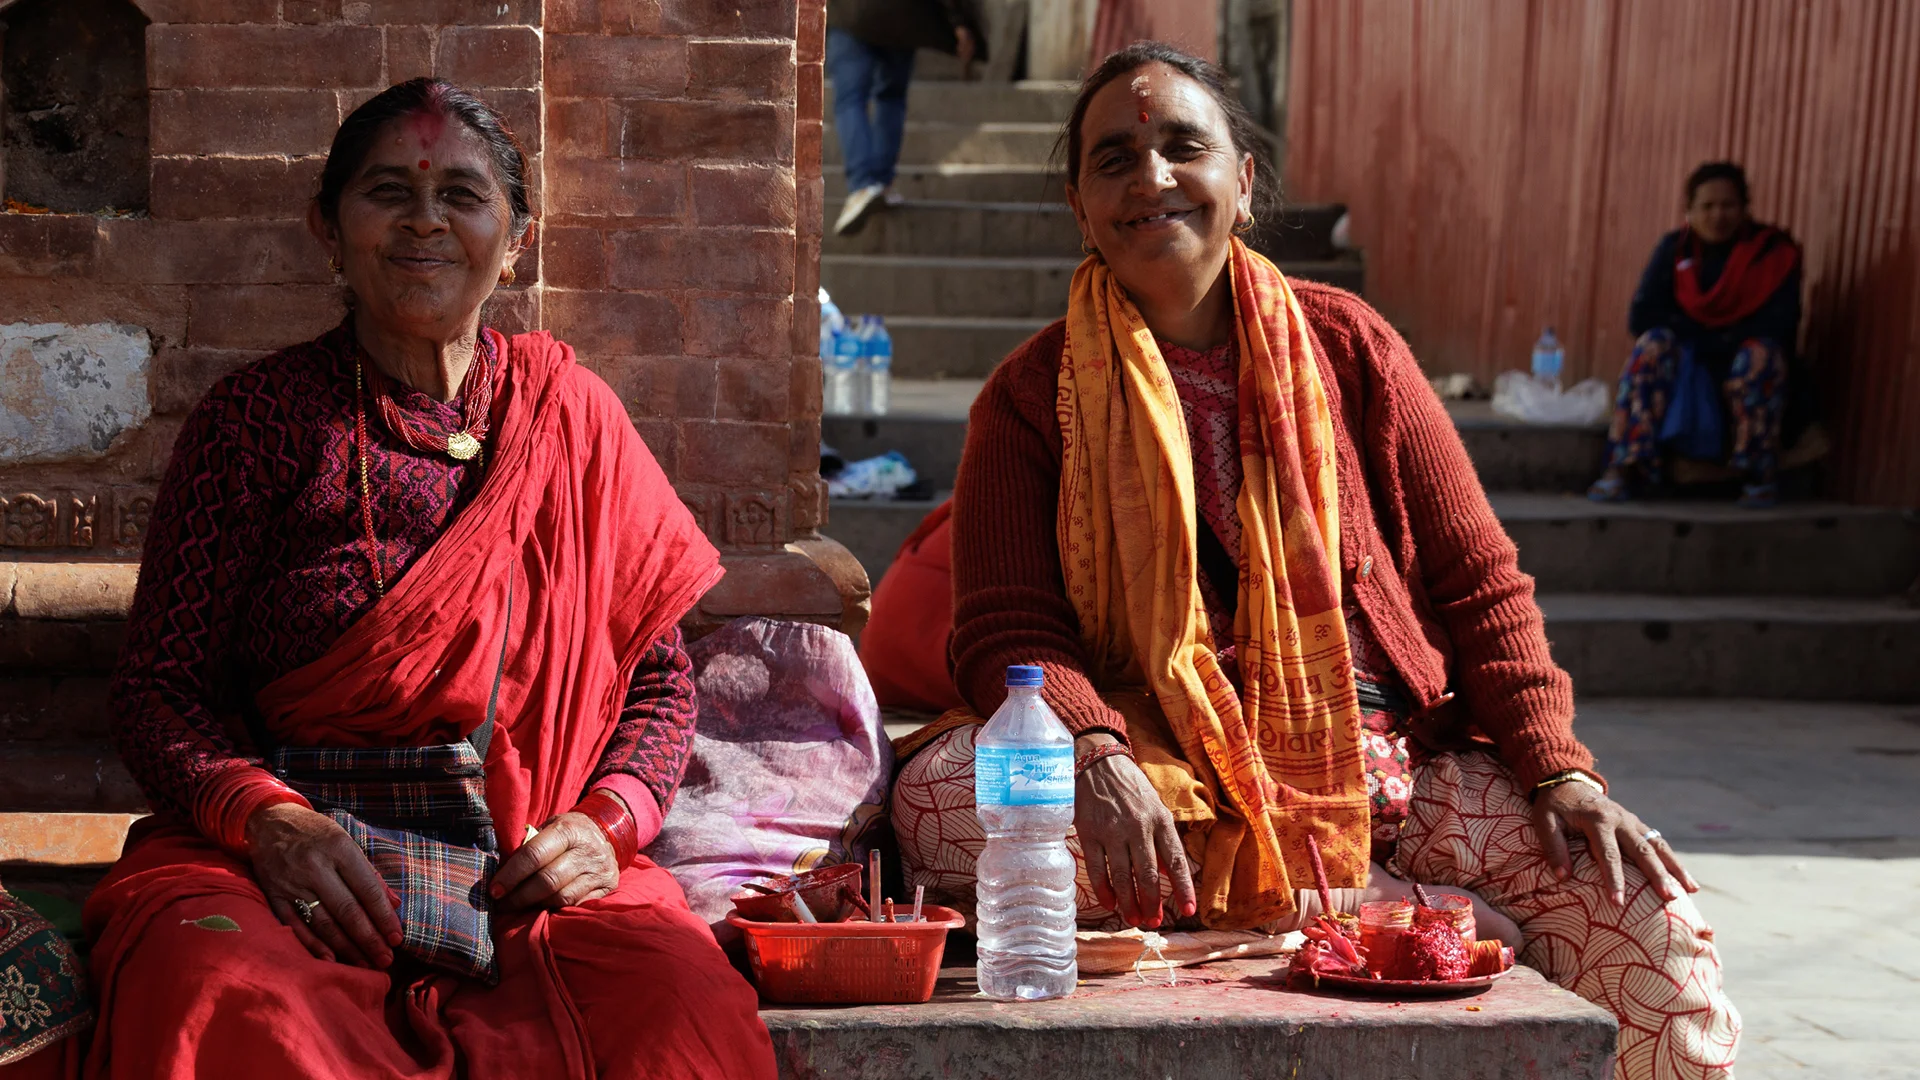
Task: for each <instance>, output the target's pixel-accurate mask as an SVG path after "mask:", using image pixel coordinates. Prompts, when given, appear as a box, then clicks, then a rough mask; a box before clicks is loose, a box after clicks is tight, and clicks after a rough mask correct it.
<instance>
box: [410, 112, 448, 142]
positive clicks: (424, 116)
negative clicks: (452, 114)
mask: <svg viewBox="0 0 1920 1080" xmlns="http://www.w3.org/2000/svg"><path fill="white" fill-rule="evenodd" d="M406 123H407V131H408V132H409V133H410V134H412V135H413V137H414V138H416V139H419V140H420V145H421V146H431V145H433V144H434V142H435V141H436V140H438V139H439V138H440V133H441V132H443V131H445V130H446V129H447V115H446V114H445V113H443V112H441V111H440V110H439V109H421V110H420V111H419V112H416V113H412V114H410V115H408V117H407V121H406Z"/></svg>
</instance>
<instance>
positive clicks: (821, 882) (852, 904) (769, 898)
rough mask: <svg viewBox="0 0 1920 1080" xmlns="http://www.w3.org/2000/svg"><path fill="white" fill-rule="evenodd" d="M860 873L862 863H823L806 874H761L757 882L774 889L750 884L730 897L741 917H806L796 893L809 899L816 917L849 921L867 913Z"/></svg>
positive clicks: (764, 919) (797, 919) (825, 920)
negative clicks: (772, 875) (834, 864)
mask: <svg viewBox="0 0 1920 1080" xmlns="http://www.w3.org/2000/svg"><path fill="white" fill-rule="evenodd" d="M860 875H861V868H860V864H859V863H841V864H839V865H838V866H823V867H821V868H820V869H818V870H809V871H807V872H806V873H804V874H781V875H779V876H777V877H768V878H761V879H759V880H758V881H756V882H754V885H756V886H760V887H761V888H766V889H772V890H774V891H773V892H763V891H761V888H748V889H742V890H740V891H739V892H737V893H734V894H733V895H732V896H731V897H729V898H728V899H730V900H732V901H733V909H734V910H735V911H737V912H739V913H740V917H741V918H743V919H748V920H751V921H753V922H802V921H804V920H802V919H801V918H800V914H799V911H798V910H797V909H796V907H795V905H794V903H793V898H794V896H795V895H798V896H799V898H800V899H801V900H802V901H804V902H805V903H806V905H807V911H808V912H809V913H811V914H812V915H813V918H814V921H816V922H823V923H830V922H845V921H847V920H848V919H851V918H853V917H855V916H859V917H860V918H865V917H866V916H867V902H866V900H865V899H864V898H863V897H862V896H861V895H860Z"/></svg>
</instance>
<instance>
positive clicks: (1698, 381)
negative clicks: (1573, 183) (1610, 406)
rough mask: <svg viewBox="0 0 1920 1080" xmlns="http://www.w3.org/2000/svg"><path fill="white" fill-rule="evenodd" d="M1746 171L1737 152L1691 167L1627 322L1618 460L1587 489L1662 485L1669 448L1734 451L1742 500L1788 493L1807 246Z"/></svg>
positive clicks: (1613, 493)
mask: <svg viewBox="0 0 1920 1080" xmlns="http://www.w3.org/2000/svg"><path fill="white" fill-rule="evenodd" d="M1747 204H1748V191H1747V176H1746V173H1745V172H1743V171H1741V169H1740V166H1738V165H1735V164H1734V163H1732V162H1730V161H1715V162H1709V163H1707V164H1705V165H1702V166H1700V167H1699V168H1697V169H1695V170H1694V171H1693V175H1691V176H1689V177H1687V223H1686V225H1685V226H1684V227H1682V228H1679V229H1675V230H1674V231H1673V232H1670V233H1668V234H1667V235H1665V236H1663V237H1661V238H1660V242H1659V243H1658V244H1656V245H1654V249H1653V258H1651V259H1649V260H1648V261H1647V269H1646V271H1645V272H1644V273H1643V274H1641V276H1640V287H1639V288H1638V289H1637V290H1635V291H1634V294H1633V307H1632V309H1631V310H1630V311H1629V312H1628V315H1627V325H1628V328H1629V329H1631V330H1632V331H1633V333H1634V334H1635V335H1636V336H1637V337H1638V340H1637V341H1635V342H1634V346H1633V355H1632V356H1630V357H1629V358H1628V359H1627V366H1626V370H1625V371H1624V372H1622V373H1621V376H1620V393H1619V396H1618V397H1617V398H1616V400H1615V404H1614V411H1613V425H1612V427H1611V428H1609V429H1608V432H1607V470H1606V472H1605V473H1604V474H1602V475H1601V477H1600V479H1599V480H1598V481H1596V482H1595V483H1594V485H1593V487H1592V488H1591V489H1589V491H1588V492H1587V494H1588V496H1589V497H1590V498H1592V499H1594V500H1595V501H1598V502H1614V501H1618V500H1621V499H1625V498H1627V497H1629V496H1630V495H1631V494H1632V493H1633V491H1634V490H1635V488H1636V487H1637V486H1639V485H1642V484H1654V483H1657V482H1658V481H1659V480H1660V479H1661V478H1662V475H1663V468H1662V458H1663V457H1664V456H1665V455H1667V454H1669V453H1672V454H1678V455H1679V456H1683V457H1690V458H1702V459H1724V460H1725V461H1726V462H1727V464H1728V465H1729V466H1731V467H1732V468H1733V469H1734V470H1736V471H1737V472H1739V473H1741V474H1743V475H1744V476H1745V480H1746V485H1745V487H1744V489H1743V490H1742V492H1741V495H1740V503H1741V505H1742V506H1750V507H1756V508H1762V507H1768V506H1772V505H1774V503H1776V502H1778V501H1779V486H1778V481H1777V477H1776V474H1777V472H1778V470H1779V467H1780V449H1781V431H1782V428H1783V426H1784V424H1785V420H1786V414H1787V406H1788V391H1789V382H1790V380H1789V378H1788V373H1789V370H1790V368H1791V366H1792V363H1793V352H1794V345H1795V342H1796V341H1797V340H1798V338H1799V334H1800V247H1799V245H1798V244H1795V243H1794V242H1793V238H1792V237H1791V236H1788V235H1787V234H1786V232H1784V231H1783V230H1780V229H1776V228H1774V227H1773V226H1771V225H1762V224H1760V223H1759V222H1757V221H1754V220H1753V219H1752V218H1751V217H1750V216H1749V215H1748V213H1747Z"/></svg>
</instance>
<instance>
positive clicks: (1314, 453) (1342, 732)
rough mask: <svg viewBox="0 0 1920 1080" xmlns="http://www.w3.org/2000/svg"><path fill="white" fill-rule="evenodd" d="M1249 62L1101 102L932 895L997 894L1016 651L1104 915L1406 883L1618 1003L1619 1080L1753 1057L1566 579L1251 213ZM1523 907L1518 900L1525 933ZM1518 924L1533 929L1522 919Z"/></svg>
mask: <svg viewBox="0 0 1920 1080" xmlns="http://www.w3.org/2000/svg"><path fill="white" fill-rule="evenodd" d="M1257 139H1258V136H1257V134H1256V132H1255V130H1254V128H1253V126H1252V123H1251V121H1250V120H1249V119H1248V118H1247V116H1246V114H1245V112H1244V110H1242V108H1241V107H1240V106H1239V104H1238V103H1237V100H1236V99H1235V97H1234V95H1233V94H1232V92H1231V91H1230V89H1229V88H1228V86H1227V83H1226V81H1225V78H1224V76H1223V75H1222V74H1221V72H1220V71H1219V70H1218V69H1216V68H1214V67H1212V66H1211V65H1209V64H1207V63H1205V62H1203V61H1200V60H1196V59H1194V58H1192V57H1190V56H1186V55H1184V54H1182V53H1180V52H1178V51H1177V50H1174V49H1172V48H1169V47H1167V46H1164V45H1159V44H1153V43H1148V44H1142V45H1135V46H1132V47H1130V48H1127V49H1125V50H1122V51H1121V52H1119V53H1116V54H1114V55H1113V56H1110V57H1108V58H1107V60H1106V61H1105V62H1104V63H1103V64H1102V65H1101V66H1100V67H1099V69H1098V70H1096V71H1095V72H1094V74H1093V75H1092V76H1090V77H1089V79H1088V80H1087V83H1086V85H1085V86H1084V88H1083V89H1082V92H1081V94H1080V98H1079V100H1078V102H1077V104H1076V106H1075V109H1074V112H1073V115H1072V118H1071V119H1070V120H1069V121H1068V128H1067V132H1066V136H1065V140H1064V142H1065V144H1066V147H1067V176H1068V183H1067V193H1068V201H1069V203H1070V204H1071V205H1072V207H1073V210H1074V213H1075V216H1076V218H1077V219H1078V221H1079V224H1080V227H1081V230H1082V234H1083V236H1084V237H1085V240H1084V246H1085V247H1086V250H1087V252H1088V256H1089V257H1088V258H1087V260H1086V262H1084V263H1083V264H1082V265H1081V267H1080V269H1079V271H1078V272H1077V274H1076V275H1075V277H1074V281H1073V286H1072V293H1071V299H1070V304H1069V308H1068V314H1067V317H1066V319H1065V320H1063V321H1062V322H1061V323H1056V324H1055V325H1053V326H1051V327H1049V328H1047V329H1046V330H1044V331H1042V332H1041V333H1040V334H1038V335H1036V336H1035V337H1034V338H1033V339H1031V340H1030V341H1028V342H1027V343H1026V344H1025V345H1023V346H1022V347H1021V348H1020V349H1018V350H1016V351H1015V352H1014V354H1013V355H1011V356H1010V357H1008V358H1007V360H1006V361H1005V362H1003V363H1002V364H1001V366H1000V367H999V368H998V369H997V370H996V371H995V373H994V375H993V377H992V378H991V379H990V380H989V381H988V383H987V385H986V387H985V388H984V389H983V390H982V392H981V395H980V397H979V399H978V400H977V401H976V402H975V404H974V407H973V412H972V415H971V417H970V419H969V423H968V431H967V448H966V453H965V456H964V458H963V459H962V464H961V467H960V475H959V479H958V483H957V485H956V490H955V493H954V498H953V503H952V505H953V511H952V515H953V516H952V521H953V533H952V543H953V573H954V598H955V600H954V626H953V638H952V645H951V650H952V662H953V669H954V675H955V682H956V685H957V687H958V689H959V691H960V693H961V696H962V697H964V698H965V699H966V700H967V702H968V704H969V705H970V706H971V708H970V709H963V710H957V711H955V712H953V713H949V714H948V715H947V716H945V717H943V718H942V719H941V720H940V721H939V722H936V723H935V724H933V725H931V726H929V728H927V729H925V730H924V731H923V732H921V733H919V734H918V735H916V736H915V737H913V738H912V739H910V740H908V741H907V742H906V743H904V744H903V745H902V746H901V748H900V749H901V750H902V752H903V754H902V756H903V757H907V758H908V760H907V761H906V764H905V765H904V767H903V768H902V770H901V772H900V776H899V779H898V781H897V782H896V785H895V791H894V795H893V811H894V816H895V829H896V832H897V833H898V834H899V838H900V845H901V855H902V861H903V864H904V866H905V869H906V871H907V873H908V875H909V879H910V880H909V883H910V884H924V885H926V886H928V888H929V891H930V892H936V893H939V894H940V895H942V896H943V898H946V899H952V900H961V901H963V902H964V901H966V900H968V899H970V897H971V895H972V892H973V874H974V863H973V859H974V857H975V856H976V855H977V853H978V852H979V850H980V844H979V841H980V838H981V837H980V829H979V825H978V824H977V822H976V821H975V820H974V817H973V806H972V800H971V792H972V787H973V785H972V770H973V749H972V748H973V740H974V737H975V735H976V734H977V732H978V730H979V724H980V723H981V720H980V718H981V717H983V716H986V715H989V714H991V712H992V711H993V710H994V709H995V708H996V707H997V706H998V705H999V704H1000V701H1001V700H1002V697H1003V695H1004V693H1005V691H1004V690H1003V689H1000V688H999V675H1000V673H1001V672H1003V671H1004V670H1005V667H1006V666H1007V665H1009V664H1013V663H1027V664H1039V665H1040V666H1041V667H1042V668H1044V669H1045V671H1046V689H1045V691H1044V693H1045V696H1046V699H1047V701H1048V703H1049V704H1050V705H1052V706H1053V708H1054V710H1055V711H1056V712H1058V713H1059V714H1060V716H1061V718H1062V719H1063V720H1064V721H1065V722H1066V724H1067V726H1068V727H1069V728H1070V729H1071V730H1072V731H1073V732H1074V734H1075V736H1076V739H1075V746H1076V750H1077V755H1076V774H1077V791H1076V798H1075V836H1074V838H1073V840H1072V841H1071V844H1072V846H1073V847H1074V849H1075V851H1076V853H1077V854H1078V855H1079V856H1080V862H1081V867H1080V869H1081V883H1080V884H1081V890H1080V891H1081V896H1080V913H1081V919H1082V923H1083V925H1096V926H1098V925H1117V924H1120V923H1126V924H1132V925H1137V926H1146V927H1153V926H1159V925H1162V924H1163V923H1164V922H1166V921H1168V920H1169V919H1171V921H1172V922H1173V923H1174V924H1176V925H1180V926H1201V927H1206V928H1210V929H1226V930H1238V929H1249V928H1266V929H1269V930H1274V929H1285V928H1290V927H1294V926H1298V925H1300V924H1301V923H1303V922H1304V921H1306V920H1307V919H1308V918H1310V917H1312V915H1314V914H1315V913H1316V912H1317V910H1318V907H1319V900H1318V898H1317V897H1316V896H1315V895H1314V889H1313V871H1312V869H1311V860H1310V856H1309V854H1308V852H1309V847H1310V845H1309V844H1308V840H1309V839H1312V840H1314V841H1316V842H1317V846H1318V847H1319V849H1320V850H1321V851H1322V852H1324V853H1325V855H1326V859H1325V862H1326V869H1327V871H1328V873H1329V875H1330V877H1331V879H1332V884H1333V885H1334V886H1335V888H1336V890H1337V895H1336V898H1335V902H1336V903H1339V904H1341V905H1342V906H1346V907H1353V906H1357V904H1358V903H1359V902H1360V901H1361V900H1362V899H1364V898H1372V897H1376V896H1387V895H1401V894H1404V892H1405V891H1406V890H1407V889H1408V888H1409V885H1408V884H1407V879H1411V880H1417V881H1421V882H1425V883H1429V884H1432V885H1437V886H1443V887H1453V888H1456V889H1460V890H1470V891H1471V892H1473V893H1475V894H1477V895H1478V897H1479V898H1480V900H1481V901H1482V905H1481V906H1480V907H1479V908H1478V909H1477V911H1478V914H1479V917H1480V925H1481V928H1482V933H1483V935H1487V936H1492V935H1493V934H1496V933H1497V934H1499V935H1500V936H1502V937H1508V938H1515V939H1517V938H1518V937H1520V936H1521V935H1524V937H1525V946H1526V947H1525V950H1524V952H1523V953H1522V956H1523V959H1524V960H1525V961H1526V962H1528V963H1530V964H1532V965H1533V966H1535V967H1538V968H1540V969H1541V970H1542V971H1543V972H1544V973H1545V974H1546V975H1547V976H1548V977H1550V978H1553V979H1555V980H1557V981H1559V982H1561V983H1562V984H1564V985H1566V986H1567V987H1569V988H1570V989H1573V990H1574V991H1576V992H1578V993H1580V994H1581V995H1583V996H1585V997H1587V998H1589V999H1591V1000H1593V1001H1596V1002H1598V1003H1600V1004H1602V1005H1603V1006H1605V1007H1606V1008H1608V1009H1610V1010H1611V1011H1612V1012H1613V1013H1614V1014H1615V1015H1616V1016H1617V1017H1619V1019H1620V1023H1621V1036H1620V1062H1621V1066H1620V1070H1621V1071H1620V1075H1621V1076H1622V1077H1626V1078H1631V1080H1642V1078H1652V1077H1656V1076H1657V1077H1669V1076H1673V1077H1680V1076H1687V1077H1696V1076H1724V1075H1726V1074H1727V1073H1728V1072H1729V1071H1730V1069H1731V1064H1732V1059H1733V1051H1734V1045H1735V1043H1736V1041H1737V1037H1738V1031H1739V1018H1738V1014H1737V1013H1736V1012H1735V1011H1734V1009H1733V1007H1732V1005H1731V1004H1730V1003H1729V1002H1728V1001H1727V1000H1726V998H1725V996H1724V994H1723V993H1722V992H1721V989H1720V974H1719V958H1718V956H1717V955H1716V953H1715V951H1714V947H1713V945H1712V934H1711V931H1710V930H1709V929H1708V928H1707V927H1706V925H1705V923H1704V922H1703V921H1702V920H1701V918H1700V915H1699V912H1698V911H1697V910H1696V909H1695V908H1694V906H1693V903H1692V901H1691V900H1690V899H1689V898H1688V896H1687V894H1688V893H1689V892H1691V891H1693V890H1694V889H1696V888H1697V886H1696V885H1695V884H1694V883H1693V881H1692V879H1691V878H1690V877H1689V876H1688V875H1687V873H1686V871H1685V870H1684V869H1683V868H1682V866H1681V865H1680V862H1679V860H1678V859H1677V858H1676V857H1675V856H1674V854H1673V852H1672V850H1671V849H1670V848H1669V847H1668V846H1667V844H1666V842H1665V841H1664V840H1663V839H1662V838H1661V837H1660V834H1659V833H1658V832H1657V831H1655V830H1653V829H1650V828H1648V827H1647V826H1646V825H1645V824H1644V823H1643V822H1641V821H1640V820H1639V819H1638V818H1637V817H1635V816H1634V815H1633V814H1632V813H1631V812H1629V811H1627V810H1626V809H1625V808H1623V807H1621V806H1620V805H1619V804H1617V803H1615V802H1614V801H1613V800H1611V799H1609V798H1608V797H1607V795H1606V785H1605V781H1604V780H1602V779H1601V778H1600V777H1599V776H1598V775H1596V774H1595V773H1594V772H1593V758H1592V755H1591V754H1589V753H1588V752H1587V750H1586V749H1585V748H1584V747H1583V746H1582V745H1581V744H1580V741H1579V740H1578V739H1577V738H1576V737H1575V736H1574V734H1573V729H1572V719H1573V694H1572V687H1571V685H1570V681H1569V679H1568V678H1567V676H1566V674H1565V673H1564V672H1562V671H1561V670H1560V669H1559V668H1557V667H1556V666H1555V665H1554V664H1553V662H1552V659H1551V658H1550V656H1549V653H1548V648H1547V641H1546V636H1545V633H1544V629H1543V622H1542V619H1541V615H1540V611H1539V608H1538V606H1537V605H1536V603H1535V602H1534V598H1533V588H1532V582H1531V580H1530V579H1529V578H1527V577H1526V576H1525V575H1523V574H1522V573H1521V572H1520V571H1519V569H1518V567H1517V564H1516V558H1515V551H1514V547H1513V544H1512V543H1511V541H1509V540H1508V539H1507V537H1506V536H1505V534H1504V533H1503V532H1502V530H1501V528H1500V525H1499V522H1498V520H1497V519H1496V518H1495V517H1494V516H1493V513H1492V510H1491V508H1490V507H1489V506H1488V504H1487V499H1486V495H1485V493H1484V492H1483V491H1482V490H1481V488H1480V485H1479V483H1478V481H1477V479H1476V478H1475V475H1474V472H1473V467H1472V465H1471V464H1470V463H1469V461H1468V460H1467V456H1466V453H1465V450H1464V448H1463V447H1462V446H1461V443H1460V440H1459V437H1458V435H1457V434H1456V433H1455V432H1454V429H1453V427H1452V424H1451V422H1450V421H1449V420H1448V418H1447V415H1446V413H1445V411H1444V409H1443V408H1442V407H1441V405H1440V403H1439V401H1438V399H1437V398H1435V397H1434V395H1433V392H1432V391H1431V390H1430V389H1429V388H1428V386H1427V384H1426V381H1425V380H1424V378H1423V377H1422V376H1421V373H1420V370H1419V367H1418V365H1417V364H1416V363H1415V361H1414V359H1413V357H1412V355H1411V353H1410V352H1409V351H1408V349H1407V347H1406V345H1405V343H1404V342H1402V341H1401V340H1400V339H1399V337H1398V336H1397V335H1396V334H1395V333H1394V332H1393V330H1392V329H1391V328H1390V327H1388V326H1387V325H1386V324H1385V322H1384V321H1383V320H1381V319H1380V317H1379V316H1378V315H1377V314H1376V313H1375V312H1373V311H1372V309H1370V308H1368V307H1367V306H1366V305H1365V304H1364V303H1363V302H1361V301H1360V300H1359V299H1358V298H1357V297H1354V296H1352V295H1350V294H1347V293H1343V292H1340V291H1339V290H1337V289H1332V288H1328V287H1325V286H1318V285H1308V284H1305V283H1297V282H1290V281H1288V280H1287V279H1286V278H1285V277H1283V276H1282V275H1281V274H1280V272H1279V271H1278V270H1277V269H1275V267H1274V266H1273V264H1272V263H1270V262H1268V261H1267V260H1266V259H1265V258H1263V257H1261V256H1260V255H1258V254H1256V253H1254V252H1253V251H1252V250H1251V249H1249V248H1248V247H1247V246H1246V245H1245V244H1244V243H1243V242H1242V241H1241V239H1240V238H1239V236H1238V235H1236V234H1238V233H1242V232H1245V231H1247V230H1248V229H1250V228H1251V227H1252V225H1253V223H1254V220H1255V217H1256V215H1257V214H1258V213H1260V212H1262V211H1263V210H1264V208H1265V204H1266V203H1267V202H1268V201H1270V197H1271V188H1272V181H1271V177H1270V175H1269V173H1268V166H1267V165H1266V164H1265V162H1264V161H1263V159H1262V158H1261V156H1260V154H1259V149H1260V147H1259V144H1258V142H1257ZM1509 920H1511V921H1509ZM1515 924H1517V929H1516V927H1515Z"/></svg>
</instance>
